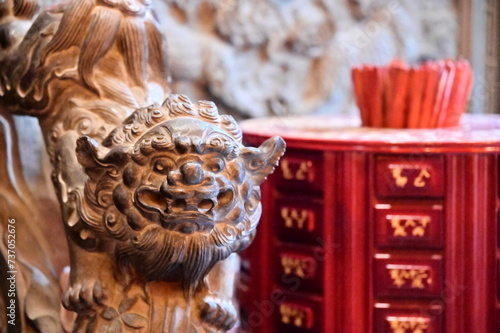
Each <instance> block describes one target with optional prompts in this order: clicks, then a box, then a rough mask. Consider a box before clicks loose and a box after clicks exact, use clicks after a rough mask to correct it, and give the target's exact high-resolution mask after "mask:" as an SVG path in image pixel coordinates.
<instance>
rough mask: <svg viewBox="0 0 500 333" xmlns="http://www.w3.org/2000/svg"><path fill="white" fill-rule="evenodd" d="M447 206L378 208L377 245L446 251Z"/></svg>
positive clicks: (376, 219) (385, 206)
mask: <svg viewBox="0 0 500 333" xmlns="http://www.w3.org/2000/svg"><path fill="white" fill-rule="evenodd" d="M443 215H444V214H443V207H442V206H441V205H432V206H405V207H401V206H399V207H398V206H393V205H376V206H375V223H376V228H375V233H376V235H375V242H376V246H377V247H379V248H385V247H398V248H422V249H424V248H430V249H433V248H442V246H443V244H444V232H443V227H444V223H443Z"/></svg>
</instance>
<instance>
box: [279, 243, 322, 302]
mask: <svg viewBox="0 0 500 333" xmlns="http://www.w3.org/2000/svg"><path fill="white" fill-rule="evenodd" d="M323 255H324V251H323V250H322V249H321V248H319V247H290V246H279V247H278V250H277V260H276V261H277V262H276V265H275V267H276V273H275V280H276V282H277V283H278V284H279V285H281V286H282V287H284V288H287V289H288V290H291V291H307V292H314V293H321V292H322V290H323V272H324V268H323V266H324V262H323V261H322V260H320V259H321V258H324V256H323Z"/></svg>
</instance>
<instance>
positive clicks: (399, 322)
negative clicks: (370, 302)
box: [373, 304, 444, 333]
mask: <svg viewBox="0 0 500 333" xmlns="http://www.w3.org/2000/svg"><path fill="white" fill-rule="evenodd" d="M375 307H376V308H375V316H374V317H375V318H374V319H375V321H374V326H375V327H374V330H373V332H375V333H416V332H418V333H441V332H443V311H444V309H443V308H442V307H440V306H434V307H432V308H431V307H428V306H425V305H424V306H417V305H415V306H408V307H406V308H402V307H398V306H392V305H389V304H376V305H375Z"/></svg>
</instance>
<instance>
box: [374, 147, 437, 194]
mask: <svg viewBox="0 0 500 333" xmlns="http://www.w3.org/2000/svg"><path fill="white" fill-rule="evenodd" d="M375 164H376V166H375V175H376V177H375V178H376V181H375V192H376V194H377V196H379V197H383V198H387V197H442V196H443V195H444V158H443V157H442V156H429V155H380V156H376V157H375Z"/></svg>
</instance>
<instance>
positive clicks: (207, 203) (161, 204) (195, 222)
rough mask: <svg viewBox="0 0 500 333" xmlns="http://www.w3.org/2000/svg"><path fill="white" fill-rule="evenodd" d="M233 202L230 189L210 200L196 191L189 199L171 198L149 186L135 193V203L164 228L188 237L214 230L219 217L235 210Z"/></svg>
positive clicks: (220, 192) (233, 195)
mask: <svg viewBox="0 0 500 333" xmlns="http://www.w3.org/2000/svg"><path fill="white" fill-rule="evenodd" d="M234 199H235V194H234V191H233V189H232V188H231V187H226V188H224V189H220V191H219V192H218V193H216V194H215V195H214V196H212V197H209V198H207V197H205V196H203V195H201V196H198V195H197V192H193V193H192V195H189V196H187V197H181V198H176V197H169V196H166V195H165V194H163V193H161V192H160V191H158V190H157V189H156V188H152V187H149V186H143V187H141V188H139V189H137V191H136V194H135V202H136V204H137V205H138V206H139V207H140V208H141V209H142V210H144V211H147V212H152V213H157V214H159V216H160V220H161V224H162V226H163V227H164V228H166V229H169V230H174V231H179V232H183V233H187V234H190V233H193V232H195V231H205V232H206V231H210V230H212V229H213V227H214V225H215V223H216V220H217V219H218V218H220V216H218V215H220V214H224V213H222V212H224V211H227V210H228V209H226V208H230V207H232V205H233V202H234Z"/></svg>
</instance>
